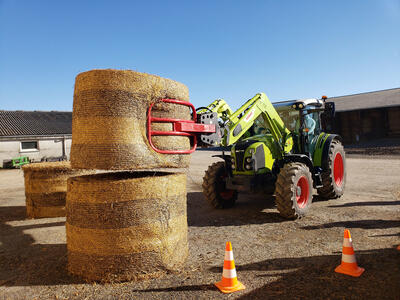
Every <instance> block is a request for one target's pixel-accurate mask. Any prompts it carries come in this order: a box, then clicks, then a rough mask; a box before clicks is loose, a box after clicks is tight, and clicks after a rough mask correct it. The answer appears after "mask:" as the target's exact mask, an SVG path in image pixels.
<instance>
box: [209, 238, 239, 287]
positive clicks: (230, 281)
mask: <svg viewBox="0 0 400 300" xmlns="http://www.w3.org/2000/svg"><path fill="white" fill-rule="evenodd" d="M215 285H216V286H217V288H219V289H220V291H221V292H223V293H225V294H227V293H233V292H236V291H240V290H244V289H245V288H246V287H245V286H244V285H243V284H242V283H241V282H240V281H239V280H237V275H236V268H235V261H234V260H233V252H232V245H231V242H227V243H226V248H225V259H224V269H223V271H222V280H221V281H219V282H217V283H215Z"/></svg>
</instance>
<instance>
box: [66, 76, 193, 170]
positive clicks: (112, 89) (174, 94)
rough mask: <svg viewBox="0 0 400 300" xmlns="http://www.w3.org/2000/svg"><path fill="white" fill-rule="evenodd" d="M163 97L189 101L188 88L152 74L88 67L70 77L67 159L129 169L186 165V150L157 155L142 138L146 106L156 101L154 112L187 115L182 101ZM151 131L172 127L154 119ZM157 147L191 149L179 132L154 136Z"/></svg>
mask: <svg viewBox="0 0 400 300" xmlns="http://www.w3.org/2000/svg"><path fill="white" fill-rule="evenodd" d="M163 98H173V99H179V100H183V101H189V92H188V88H187V87H186V86H185V85H183V84H181V83H179V82H176V81H173V80H170V79H165V78H161V77H158V76H155V75H149V74H145V73H139V72H134V71H121V70H112V69H107V70H92V71H88V72H84V73H81V74H79V75H78V76H77V77H76V81H75V91H74V105H73V120H72V136H73V139H72V146H71V164H72V166H73V168H78V169H102V170H132V169H135V170H137V169H150V168H186V167H188V165H189V159H190V158H189V155H187V154H183V155H170V154H160V153H158V152H156V151H154V150H153V149H151V148H150V144H149V142H148V138H147V134H146V132H147V130H146V124H147V119H146V117H147V110H148V107H149V105H150V104H151V103H156V104H155V106H154V109H153V112H154V113H153V114H152V115H153V116H155V117H167V118H180V119H187V120H188V119H190V118H191V116H190V109H189V108H188V107H186V106H182V105H176V104H168V103H162V102H160V99H163ZM153 130H166V131H171V130H172V124H171V123H158V124H154V125H153ZM153 143H154V145H155V146H156V147H158V148H159V149H162V150H166V149H172V150H187V149H190V139H189V138H188V137H182V136H154V137H153Z"/></svg>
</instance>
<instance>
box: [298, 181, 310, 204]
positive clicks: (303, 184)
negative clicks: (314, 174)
mask: <svg viewBox="0 0 400 300" xmlns="http://www.w3.org/2000/svg"><path fill="white" fill-rule="evenodd" d="M309 196H310V190H309V186H308V180H307V177H305V176H301V177H300V178H299V181H297V186H296V201H297V205H298V206H299V207H304V206H305V205H306V204H307V202H308V197H309Z"/></svg>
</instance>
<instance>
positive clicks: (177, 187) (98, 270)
mask: <svg viewBox="0 0 400 300" xmlns="http://www.w3.org/2000/svg"><path fill="white" fill-rule="evenodd" d="M66 210H67V222H66V231H67V249H68V270H69V272H70V273H72V274H75V275H78V276H81V277H83V278H85V279H86V280H93V281H102V282H110V281H111V282H112V281H126V280H140V279H148V278H154V277H158V276H160V275H162V274H164V273H166V272H167V271H168V270H175V271H176V270H179V269H180V268H181V267H182V266H183V264H184V262H185V260H186V258H187V255H188V240H187V231H188V227H187V216H186V176H185V174H179V173H161V172H157V173H156V172H131V173H129V172H117V173H103V174H96V175H88V176H79V177H72V178H70V179H69V180H68V194H67V205H66Z"/></svg>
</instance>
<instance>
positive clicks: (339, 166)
mask: <svg viewBox="0 0 400 300" xmlns="http://www.w3.org/2000/svg"><path fill="white" fill-rule="evenodd" d="M343 177H344V166H343V157H342V154H340V153H336V155H335V159H334V160H333V179H334V180H335V183H336V185H337V186H342V184H343Z"/></svg>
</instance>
